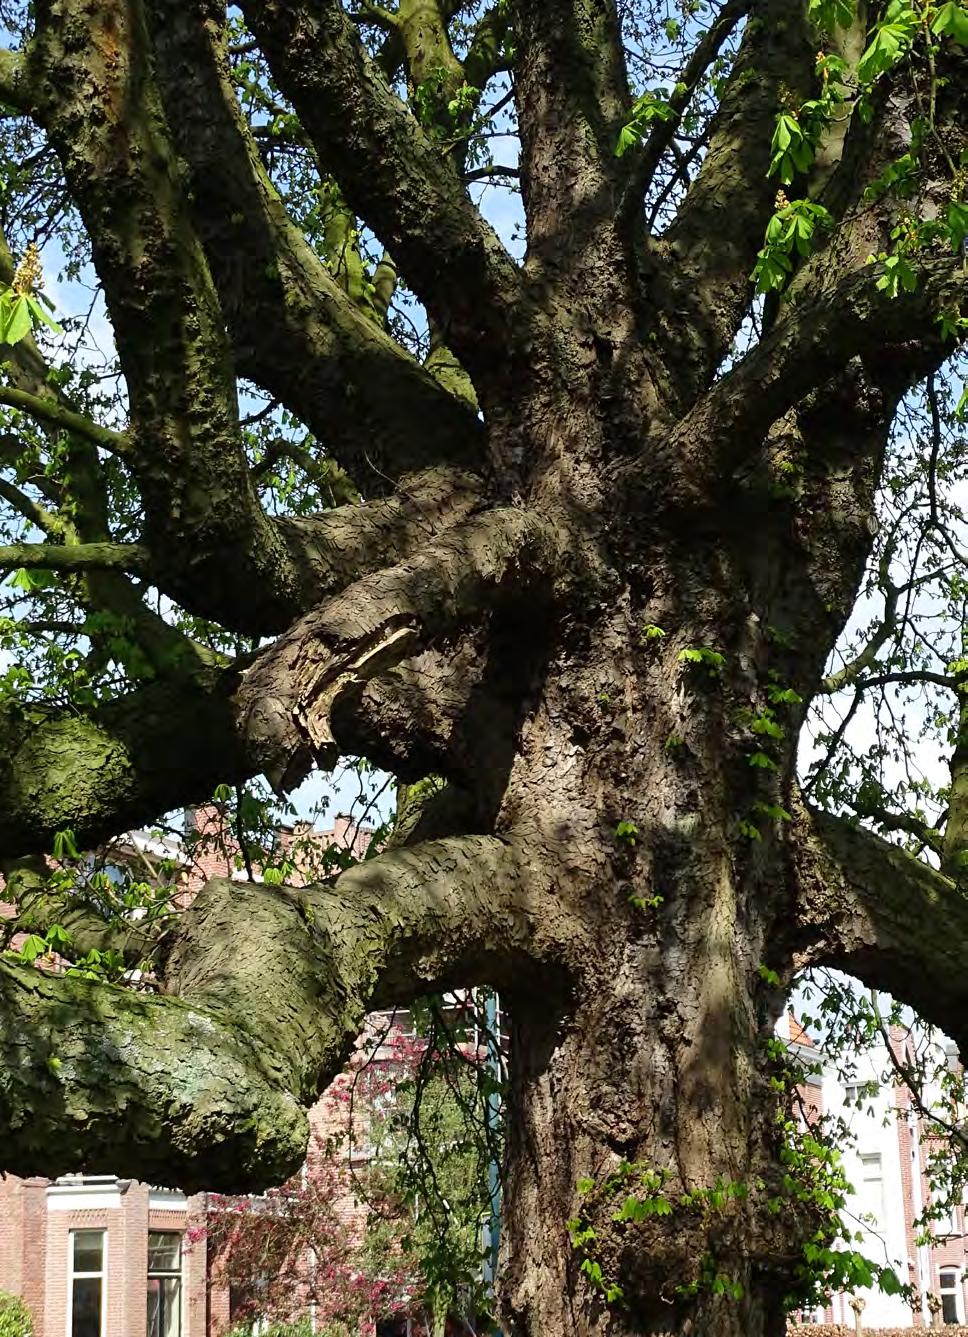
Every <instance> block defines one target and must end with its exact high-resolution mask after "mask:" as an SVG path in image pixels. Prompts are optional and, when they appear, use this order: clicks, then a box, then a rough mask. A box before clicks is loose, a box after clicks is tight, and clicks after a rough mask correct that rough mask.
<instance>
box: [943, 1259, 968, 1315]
mask: <svg viewBox="0 0 968 1337" xmlns="http://www.w3.org/2000/svg"><path fill="white" fill-rule="evenodd" d="M946 1276H950V1277H951V1278H952V1284H951V1285H950V1286H945V1284H944V1280H945V1277H946ZM961 1282H962V1278H961V1269H960V1268H958V1267H956V1266H954V1265H946V1266H944V1267H939V1268H938V1295H939V1296H940V1297H941V1305H942V1310H941V1314H942V1317H941V1322H942V1325H943V1326H944V1327H947V1326H949V1325H950V1326H952V1327H953V1326H955V1325H957V1324H959V1323H964V1321H965V1306H964V1296H963V1294H962V1286H961ZM945 1296H950V1297H951V1299H952V1300H953V1301H954V1306H955V1316H954V1318H953V1319H948V1318H945V1317H944V1301H945Z"/></svg>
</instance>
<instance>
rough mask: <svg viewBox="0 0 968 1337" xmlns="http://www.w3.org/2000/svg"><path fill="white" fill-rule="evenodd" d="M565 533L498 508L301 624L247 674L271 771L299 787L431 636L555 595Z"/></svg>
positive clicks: (277, 779)
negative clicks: (497, 604)
mask: <svg viewBox="0 0 968 1337" xmlns="http://www.w3.org/2000/svg"><path fill="white" fill-rule="evenodd" d="M563 539H564V536H563V535H562V534H560V533H558V532H557V531H556V530H554V529H553V528H551V527H549V526H546V525H545V524H544V523H543V522H542V521H540V520H538V519H537V517H536V516H534V515H531V514H529V513H527V512H525V511H520V510H506V511H489V512H486V513H484V514H483V515H480V516H476V517H474V518H472V519H471V520H469V521H467V522H466V523H465V524H463V525H459V526H456V527H455V528H454V529H453V530H451V531H449V532H448V533H446V534H444V535H443V536H441V538H440V539H438V540H437V541H436V542H435V543H433V544H430V545H428V546H427V547H426V548H425V549H424V550H423V551H421V552H420V553H419V554H418V555H417V556H416V557H414V558H413V559H412V560H411V561H409V562H406V563H401V564H400V565H398V566H394V567H390V568H389V569H387V570H385V571H379V572H377V573H375V574H374V575H372V576H368V577H365V578H364V579H363V580H360V581H358V582H357V583H356V584H355V585H351V586H350V587H349V588H348V589H347V590H346V591H345V592H344V593H343V594H342V595H340V596H338V597H337V598H336V599H333V600H331V601H330V602H329V603H325V604H323V605H322V606H321V607H320V608H319V609H317V610H315V611H314V612H312V613H309V614H307V615H306V617H304V618H301V619H300V620H299V621H298V622H297V623H295V624H294V626H293V627H292V628H291V629H290V630H289V631H288V632H286V634H285V635H284V636H282V637H280V639H279V640H278V641H277V642H276V643H275V644H274V645H273V646H272V647H271V651H269V652H267V653H266V654H264V655H262V656H260V658H259V660H258V661H257V662H256V664H255V665H253V667H252V668H251V669H250V670H249V671H248V672H247V673H246V674H245V677H244V680H243V683H242V687H241V689H240V692H239V703H240V707H241V710H242V713H243V717H244V719H245V729H246V734H247V736H248V738H249V740H250V744H251V746H252V747H254V748H255V749H256V752H257V755H258V756H259V758H260V761H261V764H262V769H263V770H264V771H265V773H266V775H268V776H269V778H270V779H271V780H272V782H273V784H275V785H276V786H277V787H278V788H282V789H286V788H290V787H292V785H293V784H294V783H298V781H299V780H300V779H301V778H302V777H303V776H304V775H305V774H306V773H307V771H308V769H309V766H310V764H311V761H312V759H313V758H314V757H315V758H317V759H320V760H321V764H324V765H325V764H329V763H332V761H333V760H335V757H336V755H337V754H338V748H337V747H336V742H335V739H334V736H333V732H332V722H331V716H332V714H333V712H334V711H336V710H337V709H338V708H339V707H340V705H341V703H342V707H343V708H345V706H346V703H347V701H353V700H355V699H357V698H358V697H359V695H360V694H361V693H362V691H363V689H364V687H365V684H366V683H367V682H368V681H369V680H370V679H372V678H374V677H376V676H378V675H379V674H381V673H383V672H385V671H386V670H388V669H390V668H392V667H393V665H395V664H398V663H400V662H401V661H402V660H404V659H407V658H409V657H411V656H412V655H414V654H416V653H417V652H418V651H419V650H420V649H421V648H423V647H424V646H425V645H426V644H427V642H428V641H429V640H430V639H431V638H437V637H440V636H442V635H446V634H448V633H453V632H455V631H458V630H460V629H461V628H463V627H466V626H467V625H469V624H473V623H474V622H476V620H477V619H478V618H479V617H480V616H481V614H482V613H483V612H484V610H485V608H487V607H493V605H494V596H495V594H496V593H497V591H498V590H499V589H500V588H501V587H504V588H505V590H506V593H507V595H508V596H509V597H514V596H518V597H520V596H521V595H522V594H523V592H524V591H525V590H527V592H528V596H529V598H531V599H533V598H534V594H535V590H536V587H537V588H540V587H542V586H544V587H545V588H546V589H550V586H551V583H552V581H553V578H554V577H555V576H556V575H557V574H558V565H559V544H560V543H561V542H562V541H563Z"/></svg>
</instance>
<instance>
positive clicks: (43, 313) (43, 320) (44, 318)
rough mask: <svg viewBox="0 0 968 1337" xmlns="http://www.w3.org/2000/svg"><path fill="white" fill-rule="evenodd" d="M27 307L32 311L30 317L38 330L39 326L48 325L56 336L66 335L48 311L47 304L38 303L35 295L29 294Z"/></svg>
mask: <svg viewBox="0 0 968 1337" xmlns="http://www.w3.org/2000/svg"><path fill="white" fill-rule="evenodd" d="M27 306H28V308H29V310H30V316H31V319H32V321H33V324H34V328H36V327H37V326H38V325H46V326H47V328H48V329H49V330H53V332H54V334H63V333H64V331H63V329H62V328H61V326H60V325H58V323H57V321H56V320H55V319H54V318H53V316H52V315H51V314H50V312H49V311H48V310H47V309H46V305H45V302H43V301H38V299H37V298H36V297H35V296H34V295H33V293H28V294H27Z"/></svg>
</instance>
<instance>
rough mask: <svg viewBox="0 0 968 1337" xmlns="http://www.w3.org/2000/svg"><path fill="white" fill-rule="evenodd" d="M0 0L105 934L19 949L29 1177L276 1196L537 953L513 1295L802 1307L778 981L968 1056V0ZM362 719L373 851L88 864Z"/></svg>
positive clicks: (238, 808)
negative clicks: (967, 410) (376, 830)
mask: <svg viewBox="0 0 968 1337" xmlns="http://www.w3.org/2000/svg"><path fill="white" fill-rule="evenodd" d="M0 22H2V24H3V25H4V29H5V32H6V38H7V48H6V50H4V51H3V52H2V53H0V102H2V106H3V112H4V115H3V120H2V122H0V165H2V174H3V177H2V198H0V226H2V230H3V234H4V237H5V240H4V241H3V244H2V247H0V280H2V281H3V283H4V285H6V290H5V293H4V296H3V298H2V302H0V325H2V328H0V337H3V338H4V339H5V341H6V345H5V349H4V364H3V376H2V384H0V407H2V413H3V430H2V433H0V570H2V571H3V572H5V573H6V579H5V581H4V583H3V585H2V586H0V600H2V604H0V613H2V620H0V654H2V655H3V659H2V661H0V860H2V865H3V868H4V870H5V873H6V877H7V892H6V894H7V896H8V897H9V898H11V899H12V900H13V901H14V902H15V904H16V907H17V911H18V916H19V918H18V921H17V922H18V925H19V926H20V927H21V928H23V929H24V930H25V931H29V932H30V933H31V934H33V935H34V937H36V938H38V939H40V940H41V941H42V942H44V943H47V944H48V945H49V946H52V947H56V950H57V952H58V953H59V954H60V956H61V957H62V958H64V959H65V960H68V961H69V960H75V961H83V962H85V963H86V965H85V968H84V969H82V970H79V971H74V972H71V971H68V972H66V973H51V972H44V971H40V970H37V969H36V968H35V967H34V966H33V965H32V964H30V963H29V962H26V961H24V960H20V961H15V960H11V959H10V958H6V959H3V960H2V961H0V1019H2V1027H0V1130H2V1134H3V1136H2V1137H0V1156H2V1168H6V1169H9V1170H13V1171H16V1172H20V1173H35V1172H40V1173H45V1172H46V1173H54V1172H61V1171H66V1170H69V1169H77V1168H82V1167H83V1168H86V1169H88V1170H91V1171H112V1172H113V1171H117V1172H119V1173H125V1174H131V1175H134V1176H137V1177H140V1178H145V1179H151V1180H153V1181H163V1182H172V1181H174V1182H177V1183H179V1184H181V1185H182V1186H184V1187H186V1188H194V1187H205V1188H212V1189H223V1190H225V1191H229V1192H234V1191H240V1190H246V1189H253V1188H260V1187H263V1186H265V1185H267V1184H272V1183H280V1182H282V1181H283V1180H284V1179H285V1178H286V1177H287V1176H288V1175H290V1174H291V1173H292V1172H293V1170H294V1169H295V1168H296V1167H297V1166H298V1165H299V1163H300V1161H301V1159H302V1157H303V1155H304V1152H305V1146H306V1137H307V1130H306V1120H305V1113H304V1111H305V1107H306V1106H307V1105H309V1104H310V1103H311V1102H312V1100H313V1099H314V1098H315V1096H316V1094H317V1092H318V1091H319V1090H320V1089H321V1087H322V1086H323V1085H325V1083H326V1082H327V1081H328V1080H329V1079H330V1078H331V1077H332V1076H333V1075H334V1074H335V1073H336V1072H337V1071H338V1070H339V1069H340V1067H341V1065H342V1063H343V1062H344V1060H345V1058H346V1056H347V1055H348V1053H349V1051H350V1048H351V1046H352V1044H353V1042H354V1040H355V1038H356V1036H357V1035H358V1034H359V1033H360V1030H361V1028H362V1025H363V1019H364V1017H365V1015H366V1013H367V1011H368V1010H370V1009H372V1008H375V1007H384V1006H394V1005H407V1004H409V1003H410V1002H411V1001H412V1000H413V999H414V998H416V997H418V996H420V995H422V994H425V993H427V992H429V991H433V990H440V989H446V988H449V987H452V986H454V985H458V984H459V985H468V986H470V985H476V984H486V985H489V986H493V987H496V988H497V989H499V990H500V992H501V995H502V998H504V999H505V1001H506V1003H507V1005H508V1007H509V1009H510V1013H511V1016H512V1019H513V1025H512V1031H513V1034H512V1041H511V1055H510V1079H509V1089H508V1093H507V1101H508V1105H507V1110H508V1149H507V1183H508V1189H507V1192H506V1197H505V1221H504V1225H505V1231H504V1245H503V1254H502V1260H503V1265H502V1274H501V1281H500V1284H499V1292H500V1302H501V1309H502V1314H503V1316H504V1321H505V1322H506V1324H507V1325H508V1327H509V1330H511V1331H513V1332H515V1333H517V1334H521V1337H538V1334H540V1337H558V1335H559V1334H560V1335H561V1337H570V1335H571V1334H586V1333H587V1334H606V1333H607V1334H610V1337H618V1335H619V1334H631V1333H633V1332H634V1333H641V1332H648V1333H650V1334H659V1333H670V1334H671V1333H676V1334H678V1333H686V1332H693V1331H697V1330H698V1331H703V1332H706V1333H710V1334H716V1337H738V1335H739V1334H740V1333H742V1334H752V1337H759V1334H774V1333H776V1332H778V1331H780V1330H781V1329H782V1322H783V1319H782V1315H783V1310H784V1307H785V1306H789V1305H790V1304H791V1303H793V1302H794V1301H795V1300H796V1296H797V1294H798V1287H799V1288H800V1290H801V1291H802V1289H803V1285H804V1272H803V1265H804V1259H805V1257H806V1256H807V1254H805V1250H809V1249H811V1248H813V1249H816V1248H817V1247H820V1246H822V1247H826V1245H827V1243H829V1237H828V1235H826V1234H824V1231H825V1230H827V1228H828V1227H827V1226H825V1225H824V1224H823V1221H820V1223H819V1224H818V1213H819V1214H820V1216H822V1212H821V1211H820V1209H821V1208H822V1206H823V1204H822V1203H819V1202H818V1201H817V1195H816V1194H813V1195H811V1194H806V1195H800V1196H798V1195H797V1194H796V1193H792V1192H790V1191H787V1189H785V1188H784V1185H785V1184H786V1183H787V1180H788V1179H789V1175H788V1174H787V1172H786V1170H785V1169H784V1142H783V1139H784V1136H785V1134H784V1132H783V1129H784V1126H785V1125H784V1119H783V1118H782V1117H778V1115H777V1106H778V1100H779V1097H778V1091H779V1090H780V1089H782V1088H783V1087H784V1082H783V1081H781V1080H779V1079H778V1078H777V1075H776V1072H775V1070H774V1067H773V1065H774V1062H775V1055H774V1054H773V1053H772V1051H771V1049H770V1042H771V1038H772V1025H773V1022H774V1020H775V1017H776V1015H777V1012H778V1010H779V1008H780V1007H781V1006H782V1001H783V997H784V993H785V991H786V990H788V989H789V988H790V986H791V982H792V981H793V979H794V978H795V976H796V974H797V972H798V971H802V970H804V969H808V968H811V967H831V968H839V969H844V970H847V971H850V972H852V973H853V974H855V975H856V976H858V977H859V978H860V979H861V980H862V981H863V982H864V983H865V984H866V985H867V986H869V987H871V988H874V989H875V990H881V989H883V990H889V991H890V992H891V993H892V994H893V995H894V996H895V997H897V998H900V999H901V1000H902V1001H903V1002H904V1003H906V1004H909V1005H910V1006H912V1007H914V1008H916V1009H917V1010H918V1011H919V1012H920V1013H921V1014H922V1015H923V1016H924V1017H925V1018H926V1019H927V1020H928V1021H929V1022H931V1023H934V1024H936V1025H938V1026H941V1027H943V1028H944V1029H946V1030H947V1031H948V1032H949V1033H950V1034H951V1035H953V1036H954V1037H955V1039H957V1040H961V1041H963V1040H964V1035H965V1016H966V1009H965V1002H966V988H968V986H966V983H965V981H966V979H968V971H966V966H968V899H966V895H965V887H966V878H968V862H966V861H968V692H966V686H968V642H966V632H965V626H966V621H965V619H966V598H968V583H966V566H965V556H966V551H968V535H966V526H965V521H964V514H963V506H964V502H965V471H966V448H965V441H964V436H963V434H962V428H961V411H962V409H963V407H964V402H965V397H964V395H963V394H962V384H963V358H962V353H961V352H960V349H961V346H962V342H963V340H964V337H965V334H966V333H968V289H966V268H965V266H966V261H965V254H966V236H968V199H966V189H968V101H966V99H968V9H966V6H965V4H964V2H963V0H945V2H944V3H939V2H938V0H889V2H886V0H884V2H882V0H540V2H539V0H492V2H491V3H487V2H486V0H482V2H481V3H477V2H476V0H471V2H470V3H459V2H458V3H451V2H450V0H396V3H395V4H394V3H392V0H390V2H388V3H386V4H384V3H380V2H379V0H358V3H355V4H354V3H347V4H345V5H344V4H342V3H340V0H244V2H243V3H241V4H239V5H237V6H236V5H230V6H228V7H226V6H225V5H223V4H219V3H216V0H33V3H29V4H28V3H18V0H3V2H2V3H0ZM45 272H46V276H47V278H48V280H50V279H51V277H52V274H54V273H58V279H57V284H58V287H57V289H56V292H57V300H56V301H55V302H54V303H53V307H54V310H53V311H52V310H51V307H50V306H49V305H48V304H47V303H46V302H45V294H44V290H43V287H42V282H43V277H44V273H45ZM85 290H86V291H87V292H88V293H89V305H88V306H87V309H86V310H85V309H83V301H84V300H86V299H84V298H83V297H82V294H83V293H84V292H85ZM99 340H100V342H101V346H99ZM347 755H349V756H355V757H361V758H364V759H366V760H367V761H368V762H369V763H371V764H373V765H375V766H378V767H381V768H383V769H384V770H386V771H387V772H389V773H390V774H391V775H392V776H394V777H395V778H396V781H397V782H398V784H399V786H400V812H399V817H398V821H397V823H396V826H395V829H394V832H393V835H392V837H391V839H390V840H389V842H388V843H387V846H386V848H385V849H384V850H383V852H382V853H380V855H379V857H375V858H372V859H368V860H366V861H364V862H363V863H361V864H359V865H358V866H355V867H352V868H348V869H347V870H346V871H344V872H342V873H341V874H340V876H338V877H337V878H330V879H326V878H322V879H321V880H320V881H319V882H318V883H312V884H310V885H309V886H304V887H296V886H290V885H288V883H287V882H286V877H287V876H288V875H289V874H287V873H286V871H285V869H283V870H281V871H279V875H278V876H275V875H273V876H272V877H264V878H263V880H261V881H260V880H257V879H255V878H252V877H249V878H240V879H238V880H236V879H224V878H223V879H214V880H212V881H211V882H210V883H209V884H208V885H207V886H206V887H205V889H204V890H203V891H202V892H201V894H200V895H199V896H198V897H197V898H196V899H195V900H194V902H193V903H192V905H191V907H190V908H188V909H187V910H184V912H180V913H177V914H174V915H169V914H167V913H163V912H161V909H162V908H163V907H159V906H157V905H154V904H153V903H152V905H150V906H149V907H148V908H149V910H151V913H149V914H147V915H144V914H140V913H139V915H135V914H134V913H133V910H134V909H136V908H137V909H139V912H140V910H142V909H143V908H144V907H143V906H137V905H136V902H137V901H138V893H132V894H131V896H128V898H127V899H125V895H123V894H122V895H115V894H114V893H113V892H111V891H110V890H109V889H108V888H107V887H106V886H105V884H104V883H103V881H98V875H97V873H96V866H95V874H94V877H93V878H92V876H90V873H91V866H90V865H87V864H85V863H84V856H85V852H86V851H89V850H93V849H96V848H97V847H98V846H100V845H101V844H103V842H105V841H108V840H110V839H112V838H114V837H117V836H118V835H119V834H120V833H122V832H124V831H125V830H127V829H129V828H132V827H136V826H142V825H145V824H152V823H155V822H162V821H164V819H165V815H166V814H168V813H171V812H172V811H173V810H175V809H178V808H181V807H183V806H186V805H192V804H199V803H204V802H206V801H208V800H210V799H211V798H212V796H213V794H215V795H218V796H219V797H220V799H221V801H223V802H225V803H227V804H228V805H229V807H230V808H231V811H232V814H233V820H234V821H235V822H236V823H237V825H238V829H239V833H240V838H241V842H242V845H243V847H245V846H246V842H248V841H252V842H255V840H256V832H257V829H258V828H259V827H260V826H266V825H267V824H268V825H271V822H270V820H269V819H270V816H271V811H272V805H273V803H274V802H275V801H276V799H274V798H273V795H275V796H283V795H286V794H288V793H290V792H291V791H292V790H293V789H294V788H295V787H296V786H298V784H299V783H300V782H301V781H302V780H303V779H305V777H306V776H307V775H308V774H309V773H310V772H311V770H312V769H313V768H314V767H318V768H322V769H327V768H330V767H332V766H333V765H334V764H335V762H336V760H337V759H338V758H339V757H340V756H347ZM258 862H259V866H260V867H261V866H263V864H264V863H265V860H264V859H261V858H260V860H259V861H258ZM248 871H249V872H250V873H251V872H252V863H251V861H250V864H249V868H248ZM290 873H291V870H290ZM142 899H144V898H143V897H142ZM149 900H150V898H149ZM152 907H153V908H152ZM155 911H159V912H158V913H155ZM52 934H53V937H52V936H51V935H52ZM92 953H94V955H93V956H92ZM149 965H150V972H149V971H148V970H147V969H146V967H147V966H149ZM133 983H134V984H136V985H137V987H132V984H133ZM780 1103H782V1102H780ZM579 1185H584V1186H585V1187H584V1189H583V1190H580V1188H579ZM717 1185H718V1186H719V1187H717ZM725 1185H732V1186H733V1188H732V1189H730V1191H728V1192H727V1191H726V1189H725V1188H724V1187H723V1186H725ZM710 1194H713V1195H715V1196H714V1197H710V1196H709V1195H710ZM778 1195H779V1196H778ZM784 1195H785V1196H784ZM660 1199H661V1201H662V1202H663V1203H665V1204H666V1205H667V1206H668V1207H669V1212H666V1211H665V1210H659V1209H658V1208H657V1207H656V1203H657V1202H658V1201H659V1200H660ZM778 1201H781V1202H782V1203H783V1204H784V1208H783V1210H782V1211H777V1210H776V1209H775V1206H771V1204H775V1203H776V1202H778ZM630 1202H631V1203H632V1204H635V1203H638V1204H640V1206H634V1205H633V1206H629V1203H630ZM642 1203H647V1204H652V1205H651V1206H650V1207H642V1206H641V1204H642ZM569 1223H570V1226H569ZM589 1231H590V1232H591V1234H589V1233H588V1232H589ZM818 1232H819V1233H818ZM818 1239H819V1240H820V1246H818V1243H817V1241H818ZM697 1325H698V1326H697Z"/></svg>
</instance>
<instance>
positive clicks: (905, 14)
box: [857, 5, 918, 84]
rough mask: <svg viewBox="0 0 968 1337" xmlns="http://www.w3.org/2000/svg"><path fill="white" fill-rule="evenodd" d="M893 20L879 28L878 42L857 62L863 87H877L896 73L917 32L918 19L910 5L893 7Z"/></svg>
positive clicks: (875, 41)
mask: <svg viewBox="0 0 968 1337" xmlns="http://www.w3.org/2000/svg"><path fill="white" fill-rule="evenodd" d="M889 13H890V15H891V17H892V19H893V22H891V21H885V22H884V23H880V24H878V26H877V28H876V29H875V30H874V38H873V41H872V42H871V43H870V45H869V46H868V47H867V49H866V50H865V51H864V53H863V55H862V56H861V58H860V60H859V61H858V62H857V77H858V79H859V80H860V81H861V83H862V84H870V83H873V82H874V80H875V79H877V78H879V77H880V75H882V74H886V73H887V71H888V70H890V69H892V68H893V67H894V66H895V65H896V64H897V63H898V61H899V60H900V59H901V57H902V56H903V55H904V53H905V52H906V50H907V48H908V46H909V45H910V43H911V41H912V39H913V37H914V34H915V33H916V31H917V26H918V16H917V14H916V13H915V11H914V10H913V9H911V8H910V7H909V6H907V5H902V6H892V7H891V9H890V10H889Z"/></svg>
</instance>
